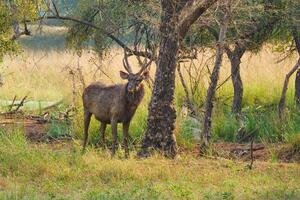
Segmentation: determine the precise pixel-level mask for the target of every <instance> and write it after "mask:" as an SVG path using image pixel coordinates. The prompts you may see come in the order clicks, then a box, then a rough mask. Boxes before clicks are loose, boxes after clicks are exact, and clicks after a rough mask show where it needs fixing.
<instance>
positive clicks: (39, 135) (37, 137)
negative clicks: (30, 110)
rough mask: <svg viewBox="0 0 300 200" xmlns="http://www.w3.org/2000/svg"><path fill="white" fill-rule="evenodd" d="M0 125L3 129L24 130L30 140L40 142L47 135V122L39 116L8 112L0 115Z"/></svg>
mask: <svg viewBox="0 0 300 200" xmlns="http://www.w3.org/2000/svg"><path fill="white" fill-rule="evenodd" d="M0 127H1V128H3V129H5V130H16V129H20V130H21V131H22V130H23V131H24V134H25V136H26V138H27V139H29V140H30V141H36V142H41V141H43V140H44V139H45V137H46V135H47V129H48V127H49V123H47V122H45V121H43V122H42V121H41V120H40V119H39V118H37V117H36V118H34V117H32V116H26V115H22V114H8V115H2V116H0Z"/></svg>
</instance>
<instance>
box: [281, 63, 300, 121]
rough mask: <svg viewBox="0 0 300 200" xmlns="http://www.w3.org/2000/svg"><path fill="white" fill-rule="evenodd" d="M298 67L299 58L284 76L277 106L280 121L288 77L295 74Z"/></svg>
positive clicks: (299, 64)
mask: <svg viewBox="0 0 300 200" xmlns="http://www.w3.org/2000/svg"><path fill="white" fill-rule="evenodd" d="M299 66H300V58H299V59H298V62H297V63H296V64H295V66H294V67H293V68H292V69H291V70H290V71H289V73H287V74H286V76H285V80H284V84H283V88H282V93H281V98H280V101H279V105H278V115H279V117H280V118H281V119H282V116H283V108H284V105H285V99H286V92H287V90H288V85H289V80H290V77H291V76H292V75H293V74H294V73H295V72H296V70H297V69H298V68H299Z"/></svg>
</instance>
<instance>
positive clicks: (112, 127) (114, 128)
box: [111, 119, 118, 156]
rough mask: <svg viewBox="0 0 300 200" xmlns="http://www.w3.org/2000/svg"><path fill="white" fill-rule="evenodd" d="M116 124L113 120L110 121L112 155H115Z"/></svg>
mask: <svg viewBox="0 0 300 200" xmlns="http://www.w3.org/2000/svg"><path fill="white" fill-rule="evenodd" d="M117 128H118V122H117V121H116V120H114V119H112V120H111V130H112V138H113V141H112V155H113V156H114V155H115V153H116V146H117V138H118V129H117Z"/></svg>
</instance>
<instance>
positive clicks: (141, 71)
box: [137, 56, 153, 75]
mask: <svg viewBox="0 0 300 200" xmlns="http://www.w3.org/2000/svg"><path fill="white" fill-rule="evenodd" d="M152 61H153V56H152V57H151V58H150V60H149V62H147V58H145V60H144V63H143V64H142V66H141V69H140V71H139V72H138V73H137V74H138V75H141V74H142V73H143V71H145V70H146V69H147V68H148V67H149V66H150V65H151V63H152Z"/></svg>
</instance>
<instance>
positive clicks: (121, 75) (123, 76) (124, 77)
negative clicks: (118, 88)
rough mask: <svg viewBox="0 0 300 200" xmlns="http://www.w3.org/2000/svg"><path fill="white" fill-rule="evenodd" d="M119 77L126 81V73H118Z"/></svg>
mask: <svg viewBox="0 0 300 200" xmlns="http://www.w3.org/2000/svg"><path fill="white" fill-rule="evenodd" d="M120 77H121V78H122V79H128V74H127V73H126V72H123V71H120Z"/></svg>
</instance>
